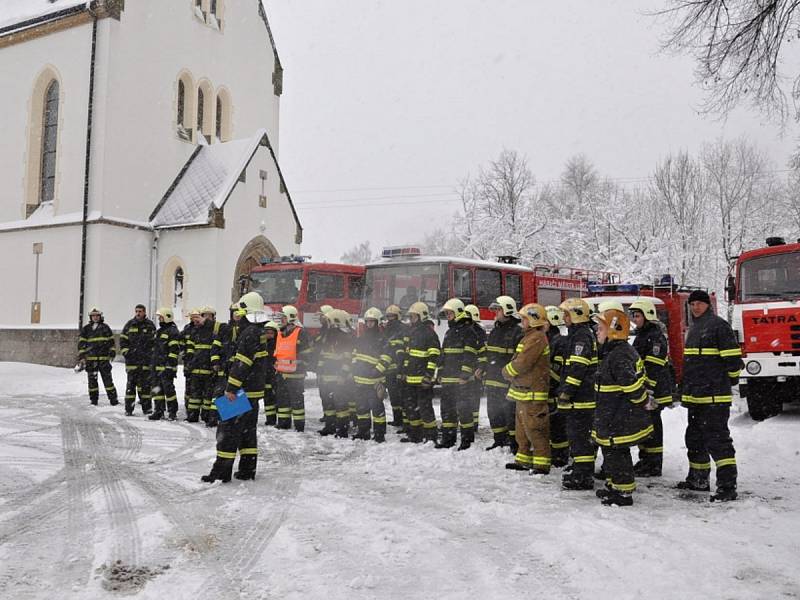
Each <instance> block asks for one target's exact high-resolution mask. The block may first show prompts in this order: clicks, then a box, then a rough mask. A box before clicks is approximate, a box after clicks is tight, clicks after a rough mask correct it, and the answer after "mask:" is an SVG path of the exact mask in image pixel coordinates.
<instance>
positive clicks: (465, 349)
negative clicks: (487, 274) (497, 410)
mask: <svg viewBox="0 0 800 600" xmlns="http://www.w3.org/2000/svg"><path fill="white" fill-rule="evenodd" d="M442 313H444V317H445V318H446V319H447V332H446V333H445V335H444V340H443V342H442V348H441V355H440V357H439V371H438V376H437V377H438V381H439V383H440V384H441V386H442V392H441V393H442V397H441V417H442V440H441V442H440V443H438V444H436V447H437V448H452V447H453V446H455V443H456V431H457V428H459V426H460V433H461V444H460V445H459V446H458V449H459V450H466V449H467V448H469V447H470V446H471V445H472V442H473V441H474V440H475V431H474V427H473V425H474V423H473V421H474V417H473V414H472V413H473V404H474V403H473V397H472V394H471V393H470V390H469V388H468V385H469V383H470V380H474V375H475V368H476V366H477V364H478V337H477V336H476V335H475V330H474V329H473V328H472V319H471V318H470V316H469V314H468V313H467V311H466V310H465V307H464V303H463V302H462V301H461V300H459V299H458V298H451V299H450V300H448V301H447V302H445V304H444V306H443V307H442Z"/></svg>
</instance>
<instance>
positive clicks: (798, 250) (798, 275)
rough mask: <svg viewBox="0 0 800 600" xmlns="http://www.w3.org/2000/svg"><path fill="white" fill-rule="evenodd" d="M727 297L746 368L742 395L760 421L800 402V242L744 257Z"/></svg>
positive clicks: (774, 244) (774, 241)
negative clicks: (787, 405) (795, 402)
mask: <svg viewBox="0 0 800 600" xmlns="http://www.w3.org/2000/svg"><path fill="white" fill-rule="evenodd" d="M726 293H727V297H728V302H730V303H732V305H733V314H732V317H731V326H732V327H733V329H734V330H735V331H736V332H737V335H738V336H739V341H740V343H741V345H742V355H743V357H744V363H745V369H744V371H743V372H742V380H741V381H742V383H741V385H740V386H739V393H740V394H741V395H742V396H743V397H745V398H747V407H748V409H749V411H750V416H751V417H752V418H753V419H754V420H756V421H761V420H763V419H766V418H767V417H771V416H773V415H776V414H778V413H780V412H781V411H782V410H783V404H784V403H785V402H791V401H796V400H798V399H800V243H794V244H787V243H785V242H784V240H783V239H782V238H776V237H773V238H768V239H767V245H766V247H764V248H758V249H757V250H750V251H748V252H744V253H742V254H741V256H739V257H738V258H737V259H736V264H735V267H734V273H733V274H732V275H731V276H730V277H729V278H728V282H727V286H726Z"/></svg>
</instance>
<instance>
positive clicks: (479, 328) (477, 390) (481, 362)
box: [464, 304, 486, 433]
mask: <svg viewBox="0 0 800 600" xmlns="http://www.w3.org/2000/svg"><path fill="white" fill-rule="evenodd" d="M464 310H465V311H466V312H467V314H468V315H469V318H470V319H471V321H472V331H474V332H475V337H476V338H477V339H478V346H477V347H478V362H477V365H476V367H475V370H476V371H478V370H480V369H483V368H485V367H486V330H485V329H484V328H483V325H482V324H481V311H480V309H479V308H478V307H477V306H475V305H474V304H467V305H466V306H465V307H464ZM467 386H468V387H469V394H470V396H471V397H472V417H473V418H472V430H473V432H475V433H478V423H479V421H480V417H481V396H482V395H483V383H481V380H480V379H478V378H477V377H472V378H471V379H470V382H469V383H468V384H467Z"/></svg>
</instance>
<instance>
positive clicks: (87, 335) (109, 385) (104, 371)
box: [78, 307, 119, 406]
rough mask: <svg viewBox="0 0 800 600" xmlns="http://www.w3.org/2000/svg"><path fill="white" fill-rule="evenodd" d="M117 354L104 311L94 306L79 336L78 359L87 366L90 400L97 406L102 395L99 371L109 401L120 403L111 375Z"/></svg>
mask: <svg viewBox="0 0 800 600" xmlns="http://www.w3.org/2000/svg"><path fill="white" fill-rule="evenodd" d="M116 355H117V352H116V349H115V346H114V334H113V333H112V332H111V328H110V327H109V326H108V325H107V324H106V323H105V321H104V320H103V311H101V310H100V309H99V308H97V307H94V308H92V309H91V310H90V311H89V322H88V323H87V324H86V325H84V326H83V328H82V329H81V334H80V337H79V338H78V360H79V363H80V364H81V365H82V366H84V367H85V368H86V376H87V378H88V380H89V402H91V403H92V404H93V405H94V406H97V401H98V399H99V397H100V388H99V387H98V383H97V373H98V372H99V373H100V377H102V379H103V386H104V387H105V389H106V396H108V403H109V404H110V405H111V406H116V405H117V404H119V400H117V388H116V387H114V378H113V377H112V375H111V361H112V360H114V357H115V356H116Z"/></svg>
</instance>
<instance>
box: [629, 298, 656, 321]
mask: <svg viewBox="0 0 800 600" xmlns="http://www.w3.org/2000/svg"><path fill="white" fill-rule="evenodd" d="M629 310H638V311H639V312H641V313H642V314H643V315H644V318H645V319H647V320H648V321H658V313H657V312H656V305H655V304H653V301H652V300H650V299H649V298H637V299H636V300H634V301H633V303H631V307H630V309H629Z"/></svg>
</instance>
